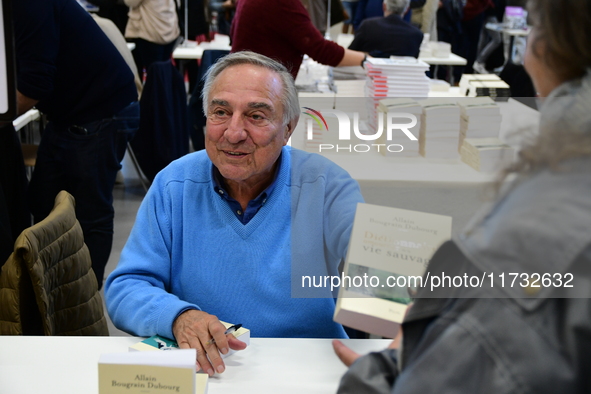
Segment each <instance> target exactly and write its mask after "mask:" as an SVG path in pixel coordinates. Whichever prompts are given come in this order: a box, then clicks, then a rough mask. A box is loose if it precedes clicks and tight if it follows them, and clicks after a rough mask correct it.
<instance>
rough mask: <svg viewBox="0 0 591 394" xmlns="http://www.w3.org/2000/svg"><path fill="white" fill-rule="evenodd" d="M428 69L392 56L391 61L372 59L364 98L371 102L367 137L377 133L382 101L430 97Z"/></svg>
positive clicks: (411, 60) (424, 64)
mask: <svg viewBox="0 0 591 394" xmlns="http://www.w3.org/2000/svg"><path fill="white" fill-rule="evenodd" d="M428 69H429V65H428V64H427V63H425V62H423V61H421V60H418V59H415V58H414V57H402V56H399V57H397V56H392V57H391V58H389V59H381V58H370V59H367V61H366V62H365V70H366V72H367V78H366V81H365V95H366V97H367V98H368V100H367V101H366V105H367V116H368V119H369V121H368V127H369V130H368V133H370V134H373V133H375V131H376V130H377V129H376V126H377V122H376V118H377V108H378V106H379V102H380V100H383V99H386V98H392V97H427V96H428V94H429V88H430V84H429V78H428V77H427V76H426V75H425V72H426V71H427V70H428Z"/></svg>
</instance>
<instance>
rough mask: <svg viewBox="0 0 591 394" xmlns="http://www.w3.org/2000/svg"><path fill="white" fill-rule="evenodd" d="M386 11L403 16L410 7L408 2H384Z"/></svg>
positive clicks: (392, 0)
mask: <svg viewBox="0 0 591 394" xmlns="http://www.w3.org/2000/svg"><path fill="white" fill-rule="evenodd" d="M384 4H385V5H386V11H388V12H391V13H392V14H396V15H403V14H404V13H405V12H406V10H407V9H408V7H409V5H410V0H384Z"/></svg>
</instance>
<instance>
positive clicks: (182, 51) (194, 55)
mask: <svg viewBox="0 0 591 394" xmlns="http://www.w3.org/2000/svg"><path fill="white" fill-rule="evenodd" d="M206 49H223V50H228V51H229V50H231V49H232V47H231V46H230V45H228V44H227V42H226V41H220V42H215V41H212V42H202V43H200V44H199V45H197V43H196V42H195V41H189V43H188V44H187V46H178V47H176V48H175V50H174V52H172V57H173V58H175V59H179V60H197V59H201V56H203V51H204V50H206Z"/></svg>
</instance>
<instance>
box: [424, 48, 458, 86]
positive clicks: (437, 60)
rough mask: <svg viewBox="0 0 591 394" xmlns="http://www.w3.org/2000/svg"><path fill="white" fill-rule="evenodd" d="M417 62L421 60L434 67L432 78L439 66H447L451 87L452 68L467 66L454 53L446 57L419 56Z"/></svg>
mask: <svg viewBox="0 0 591 394" xmlns="http://www.w3.org/2000/svg"><path fill="white" fill-rule="evenodd" d="M419 60H422V61H424V62H425V63H427V64H429V65H431V66H435V72H434V73H433V74H434V76H437V69H438V67H439V66H448V73H449V84H450V85H452V86H453V85H454V73H453V67H454V66H465V65H466V64H468V61H467V60H466V59H464V58H463V57H461V56H458V55H456V54H455V53H450V54H449V56H448V57H434V56H429V57H427V56H419Z"/></svg>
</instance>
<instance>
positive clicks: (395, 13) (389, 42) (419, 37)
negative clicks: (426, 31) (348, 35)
mask: <svg viewBox="0 0 591 394" xmlns="http://www.w3.org/2000/svg"><path fill="white" fill-rule="evenodd" d="M409 4H410V0H384V3H383V9H384V16H383V17H377V18H370V19H366V20H364V21H363V23H361V26H359V29H358V30H356V31H355V38H354V39H353V42H351V45H349V49H353V50H355V51H362V52H367V53H368V54H369V55H371V56H373V57H390V56H412V57H418V56H419V51H420V47H421V42H422V41H423V33H422V32H421V31H420V30H419V29H418V28H416V27H414V26H413V25H411V24H410V23H408V22H406V21H404V20H403V19H402V17H403V15H404V14H405V13H406V11H407V10H408V7H409Z"/></svg>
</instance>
